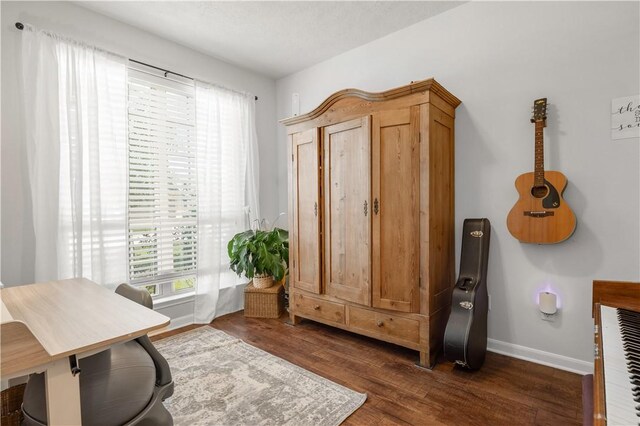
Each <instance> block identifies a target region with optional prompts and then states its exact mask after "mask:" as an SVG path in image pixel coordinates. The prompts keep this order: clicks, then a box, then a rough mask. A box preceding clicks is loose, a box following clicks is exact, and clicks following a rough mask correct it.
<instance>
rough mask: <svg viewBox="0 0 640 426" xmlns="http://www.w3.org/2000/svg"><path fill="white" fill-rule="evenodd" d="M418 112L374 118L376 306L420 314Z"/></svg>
mask: <svg viewBox="0 0 640 426" xmlns="http://www.w3.org/2000/svg"><path fill="white" fill-rule="evenodd" d="M419 117H420V108H419V107H418V106H415V107H411V108H405V109H398V110H389V111H382V112H379V113H376V114H374V115H373V116H372V156H371V164H372V197H373V241H372V244H373V250H372V264H373V265H374V267H373V271H372V281H373V289H372V297H373V306H374V307H377V308H383V309H392V310H396V311H402V312H418V311H419V303H420V149H419V143H420V140H419V137H420V131H419Z"/></svg>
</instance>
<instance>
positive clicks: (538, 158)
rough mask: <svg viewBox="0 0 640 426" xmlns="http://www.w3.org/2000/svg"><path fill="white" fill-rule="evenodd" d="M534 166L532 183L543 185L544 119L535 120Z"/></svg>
mask: <svg viewBox="0 0 640 426" xmlns="http://www.w3.org/2000/svg"><path fill="white" fill-rule="evenodd" d="M535 125H536V135H535V140H536V144H535V168H534V185H535V186H544V140H543V133H544V120H538V121H536V122H535Z"/></svg>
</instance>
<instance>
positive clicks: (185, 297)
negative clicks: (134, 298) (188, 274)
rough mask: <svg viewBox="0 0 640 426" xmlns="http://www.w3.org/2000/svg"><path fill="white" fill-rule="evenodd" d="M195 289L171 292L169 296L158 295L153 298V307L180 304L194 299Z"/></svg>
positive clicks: (159, 307) (158, 307)
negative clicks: (176, 292) (177, 292)
mask: <svg viewBox="0 0 640 426" xmlns="http://www.w3.org/2000/svg"><path fill="white" fill-rule="evenodd" d="M195 295H196V293H195V291H189V292H186V293H179V294H172V295H171V296H164V297H159V298H157V299H153V309H154V310H156V309H162V308H168V307H169V306H175V305H182V304H184V303H189V302H192V301H194V300H195Z"/></svg>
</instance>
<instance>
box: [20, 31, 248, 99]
mask: <svg viewBox="0 0 640 426" xmlns="http://www.w3.org/2000/svg"><path fill="white" fill-rule="evenodd" d="M16 28H17V29H19V30H20V31H22V30H23V29H24V24H23V23H22V22H16ZM129 60H130V61H131V62H135V63H136V64H140V65H144V66H147V67H151V68H154V69H157V70H158V71H164V76H165V77H166V76H167V74H173V75H177V76H179V77H183V78H188V79H189V80H194V78H193V77H188V76H186V75H183V74H178V73H177V72H173V71H169V70H166V69H164V68H160V67H156V66H155V65H149V64H145V63H144V62H140V61H136V60H135V59H129ZM255 99H256V101H257V100H258V97H257V96H256V97H255Z"/></svg>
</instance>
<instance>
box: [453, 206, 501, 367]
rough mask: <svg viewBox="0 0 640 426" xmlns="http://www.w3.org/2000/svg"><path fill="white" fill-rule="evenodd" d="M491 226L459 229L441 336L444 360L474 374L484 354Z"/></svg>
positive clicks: (482, 223) (477, 223) (469, 223)
mask: <svg viewBox="0 0 640 426" xmlns="http://www.w3.org/2000/svg"><path fill="white" fill-rule="evenodd" d="M490 236H491V224H490V223H489V220H488V219H465V221H464V225H463V227H462V253H461V255H460V274H459V276H458V281H457V282H456V285H455V287H454V288H453V292H452V295H451V313H450V314H449V320H448V321H447V327H446V329H445V332H444V356H445V358H446V359H447V360H448V361H451V362H454V363H456V364H458V365H460V366H462V367H465V368H468V369H471V370H477V369H479V368H480V367H481V366H482V364H483V363H484V358H485V355H486V353H487V311H488V294H487V266H488V264H489V239H490Z"/></svg>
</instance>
